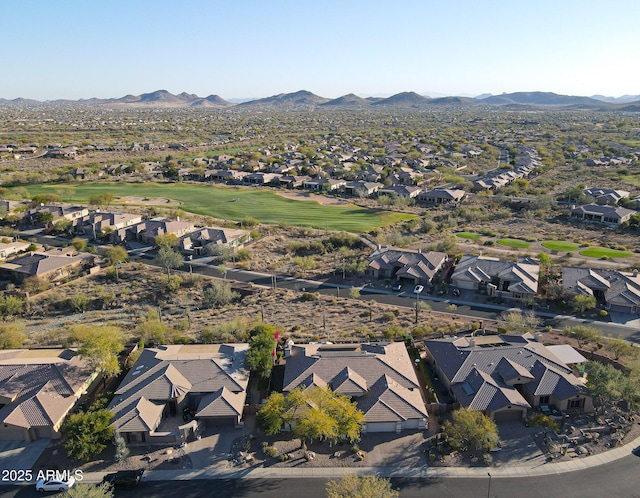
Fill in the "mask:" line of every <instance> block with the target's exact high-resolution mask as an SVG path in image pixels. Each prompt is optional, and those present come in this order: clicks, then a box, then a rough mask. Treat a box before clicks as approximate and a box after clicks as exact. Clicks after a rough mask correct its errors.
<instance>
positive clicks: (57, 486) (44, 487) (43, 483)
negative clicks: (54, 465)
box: [36, 477, 76, 491]
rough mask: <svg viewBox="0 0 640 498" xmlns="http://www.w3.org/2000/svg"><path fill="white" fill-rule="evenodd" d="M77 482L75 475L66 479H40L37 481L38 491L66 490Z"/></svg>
mask: <svg viewBox="0 0 640 498" xmlns="http://www.w3.org/2000/svg"><path fill="white" fill-rule="evenodd" d="M75 482H76V479H75V477H69V479H67V480H66V481H61V480H58V479H40V480H39V481H38V482H37V483H36V491H66V490H68V489H69V488H70V487H71V486H73V485H74V484H75Z"/></svg>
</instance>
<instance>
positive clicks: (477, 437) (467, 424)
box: [443, 408, 498, 451]
mask: <svg viewBox="0 0 640 498" xmlns="http://www.w3.org/2000/svg"><path fill="white" fill-rule="evenodd" d="M452 417H453V420H452V421H451V422H450V421H448V420H447V421H446V422H445V424H444V427H443V433H444V434H445V437H446V438H447V441H448V442H449V446H451V448H453V449H454V450H456V449H459V448H464V447H466V446H469V447H471V448H473V449H475V450H477V451H489V450H490V449H491V448H494V447H495V445H496V444H497V443H498V428H497V426H496V423H495V422H494V421H493V420H491V419H490V418H489V417H487V416H486V415H485V414H484V413H482V412H480V411H477V410H472V409H470V408H460V409H458V410H456V411H454V412H453V416H452Z"/></svg>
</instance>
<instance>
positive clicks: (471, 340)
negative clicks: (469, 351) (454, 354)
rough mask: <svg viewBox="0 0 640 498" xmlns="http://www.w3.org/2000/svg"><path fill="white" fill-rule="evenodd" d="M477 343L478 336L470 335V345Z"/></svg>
mask: <svg viewBox="0 0 640 498" xmlns="http://www.w3.org/2000/svg"><path fill="white" fill-rule="evenodd" d="M475 345H476V338H475V337H470V338H469V346H471V347H474V346H475Z"/></svg>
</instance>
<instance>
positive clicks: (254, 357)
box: [247, 324, 276, 379]
mask: <svg viewBox="0 0 640 498" xmlns="http://www.w3.org/2000/svg"><path fill="white" fill-rule="evenodd" d="M275 332H276V330H275V328H273V327H272V326H271V325H267V324H260V325H256V326H255V327H253V328H252V329H251V330H250V331H249V352H248V353H247V366H248V367H249V368H250V369H251V370H255V371H256V372H258V374H259V375H260V377H262V378H263V379H268V378H269V376H270V375H271V369H272V368H273V354H272V353H273V351H274V350H275V349H276V339H275Z"/></svg>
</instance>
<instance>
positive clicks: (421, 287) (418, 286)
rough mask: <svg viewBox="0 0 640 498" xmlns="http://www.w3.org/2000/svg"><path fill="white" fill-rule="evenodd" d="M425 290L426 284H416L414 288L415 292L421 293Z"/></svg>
mask: <svg viewBox="0 0 640 498" xmlns="http://www.w3.org/2000/svg"><path fill="white" fill-rule="evenodd" d="M423 290H424V286H422V285H416V286H415V288H414V289H413V293H414V294H420V293H421V292H422V291H423Z"/></svg>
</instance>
